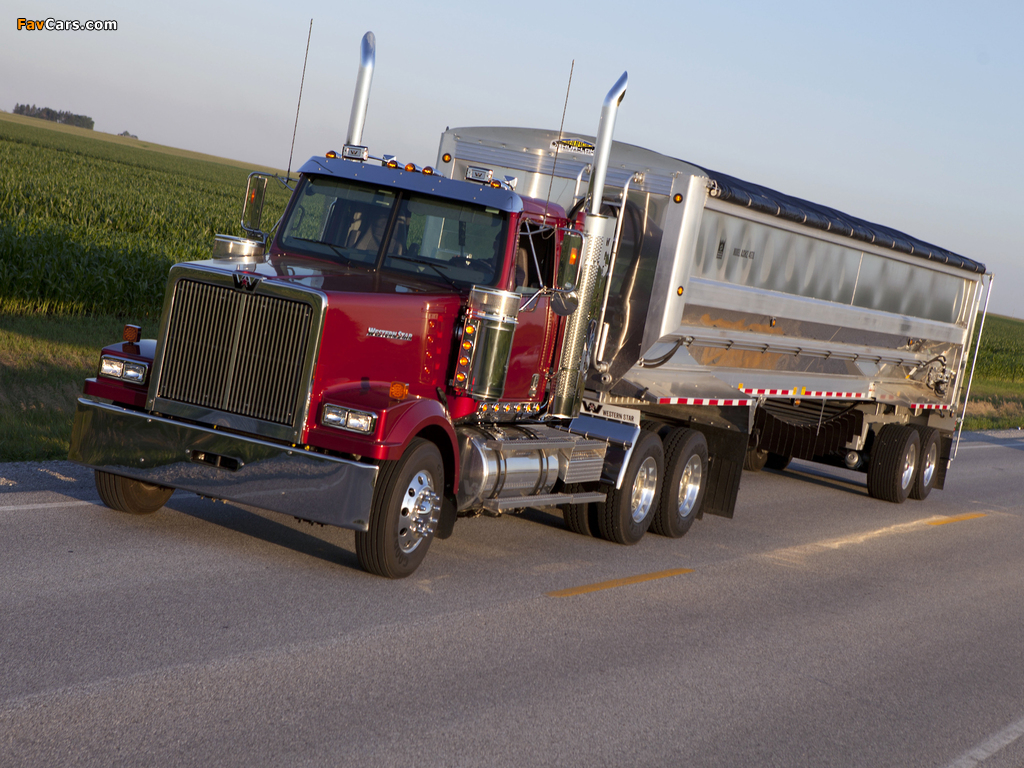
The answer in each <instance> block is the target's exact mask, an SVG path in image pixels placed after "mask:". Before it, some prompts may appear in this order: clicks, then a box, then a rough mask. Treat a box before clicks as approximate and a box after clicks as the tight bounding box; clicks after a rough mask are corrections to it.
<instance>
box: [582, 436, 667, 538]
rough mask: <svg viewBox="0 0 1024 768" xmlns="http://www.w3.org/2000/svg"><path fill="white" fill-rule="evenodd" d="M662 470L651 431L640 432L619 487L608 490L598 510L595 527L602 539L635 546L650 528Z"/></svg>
mask: <svg viewBox="0 0 1024 768" xmlns="http://www.w3.org/2000/svg"><path fill="white" fill-rule="evenodd" d="M664 467H665V451H664V449H663V448H662V445H661V440H660V439H659V438H658V436H657V435H656V434H654V433H653V432H644V431H641V432H640V436H639V437H638V438H637V442H636V446H635V447H634V448H633V455H632V456H630V458H629V463H628V464H627V465H626V474H625V476H624V477H623V479H622V488H620V489H617V488H615V487H608V497H607V498H606V499H605V501H604V504H603V505H599V507H598V515H597V526H598V533H599V534H600V536H601V538H602V539H607V540H608V541H614V542H616V543H618V544H636V543H637V542H638V541H640V539H642V538H643V535H644V534H645V533H646V532H647V529H648V528H649V527H650V525H651V520H652V518H653V517H654V512H655V509H656V508H657V506H658V492H659V491H660V490H661V478H662V475H663V473H664Z"/></svg>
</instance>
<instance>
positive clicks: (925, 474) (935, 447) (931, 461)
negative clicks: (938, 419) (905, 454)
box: [921, 443, 939, 488]
mask: <svg viewBox="0 0 1024 768" xmlns="http://www.w3.org/2000/svg"><path fill="white" fill-rule="evenodd" d="M938 463H939V444H938V443H932V444H931V445H930V446H928V453H927V454H926V455H925V457H924V466H923V467H921V480H922V481H923V482H924V487H925V488H929V487H931V484H932V477H934V475H935V466H936V465H937V464H938Z"/></svg>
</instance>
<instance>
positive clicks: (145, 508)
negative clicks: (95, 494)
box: [95, 469, 174, 515]
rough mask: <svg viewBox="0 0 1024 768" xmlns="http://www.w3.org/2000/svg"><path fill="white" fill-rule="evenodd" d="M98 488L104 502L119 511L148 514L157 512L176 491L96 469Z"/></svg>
mask: <svg viewBox="0 0 1024 768" xmlns="http://www.w3.org/2000/svg"><path fill="white" fill-rule="evenodd" d="M95 474H96V490H97V491H99V494H100V498H101V499H102V500H103V503H104V504H106V505H107V506H108V507H110V508H111V509H116V510H117V511H118V512H127V513H129V514H131V515H148V514H149V513H151V512H156V511H157V510H158V509H160V507H162V506H163V505H164V504H166V503H167V500H168V499H169V498H171V494H172V493H174V489H173V488H164V487H163V486H162V485H150V484H149V483H143V482H141V481H139V480H132V479H131V478H130V477H121V475H112V474H110V473H109V472H103V471H101V470H99V469H97V470H95Z"/></svg>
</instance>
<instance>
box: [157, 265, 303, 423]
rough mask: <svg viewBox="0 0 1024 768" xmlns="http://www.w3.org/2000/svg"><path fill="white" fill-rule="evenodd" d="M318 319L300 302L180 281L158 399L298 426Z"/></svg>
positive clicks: (175, 293) (176, 290)
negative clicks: (310, 342) (309, 349)
mask: <svg viewBox="0 0 1024 768" xmlns="http://www.w3.org/2000/svg"><path fill="white" fill-rule="evenodd" d="M312 316H313V311H312V309H311V307H310V306H309V305H307V304H304V303H302V302H300V301H292V300H289V299H281V298H276V297H273V296H264V295H256V294H250V293H243V292H241V291H234V290H231V289H230V288H224V287H220V286H216V285H208V284H206V283H200V282H196V281H193V280H181V281H179V282H178V284H177V286H176V287H175V291H174V303H173V305H172V310H171V317H170V321H169V322H168V325H167V337H166V341H165V344H164V354H163V364H162V366H161V373H160V381H159V383H158V386H157V397H162V398H166V399H168V400H175V401H178V402H181V403H188V404H190V405H196V406H201V407H204V408H210V409H213V410H218V411H226V412H228V413H234V414H239V415H241V416H248V417H250V418H253V419H260V420H262V421H269V422H273V423H275V424H283V425H286V426H294V422H295V417H296V404H297V402H298V401H299V397H298V395H299V387H300V386H301V385H302V372H303V367H304V366H303V364H304V362H305V354H306V347H307V342H308V340H309V333H310V326H311V320H312Z"/></svg>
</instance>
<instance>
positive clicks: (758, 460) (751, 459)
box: [743, 448, 768, 472]
mask: <svg viewBox="0 0 1024 768" xmlns="http://www.w3.org/2000/svg"><path fill="white" fill-rule="evenodd" d="M767 463H768V451H761V450H758V449H757V448H747V455H746V456H744V457H743V468H744V469H745V470H747V471H748V472H760V471H761V470H762V469H764V467H765V464H767Z"/></svg>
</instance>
